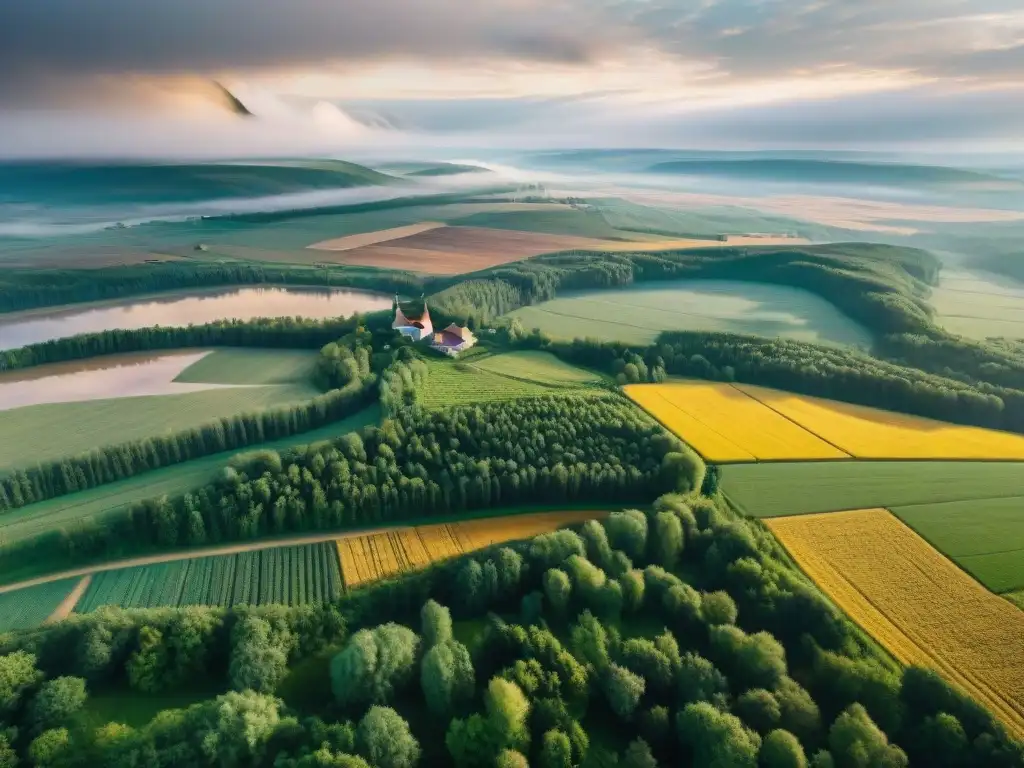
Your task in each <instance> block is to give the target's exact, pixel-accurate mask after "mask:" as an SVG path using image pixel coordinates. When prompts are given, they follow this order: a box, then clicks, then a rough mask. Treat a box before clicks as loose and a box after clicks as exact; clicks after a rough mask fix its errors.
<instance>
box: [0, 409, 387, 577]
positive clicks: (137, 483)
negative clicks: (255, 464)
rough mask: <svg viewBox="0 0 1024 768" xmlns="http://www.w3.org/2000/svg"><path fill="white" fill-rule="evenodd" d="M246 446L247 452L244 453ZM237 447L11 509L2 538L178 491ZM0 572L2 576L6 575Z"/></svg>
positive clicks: (304, 439)
mask: <svg viewBox="0 0 1024 768" xmlns="http://www.w3.org/2000/svg"><path fill="white" fill-rule="evenodd" d="M379 421H380V408H379V407H378V406H372V407H370V408H367V409H366V410H364V411H360V412H359V413H357V414H355V415H353V416H350V417H349V418H347V419H342V420H341V421H338V422H335V423H333V424H328V425H327V426H324V427H320V428H319V429H315V430H312V431H310V432H304V433H301V434H298V435H292V436H291V437H287V438H284V439H282V440H275V441H273V442H269V443H263V444H261V445H256V446H252V447H251V448H249V449H247V451H245V452H248V451H255V450H263V449H269V450H274V451H284V450H287V449H289V448H294V447H296V446H300V445H307V444H309V443H315V442H319V441H321V440H331V439H334V438H338V437H341V436H342V435H344V434H347V433H349V432H353V431H356V430H359V429H362V428H363V427H365V426H367V425H369V424H377V423H378V422H379ZM245 452H243V454H244V453H245ZM236 455H239V453H238V452H237V451H226V452H224V453H215V454H213V455H212V456H205V457H203V458H201V459H195V460H193V461H187V462H184V463H182V464H176V465H174V466H170V467H162V468H161V469H155V470H153V471H151V472H144V473H142V474H140V475H136V476H135V477H131V478H128V479H127V480H119V481H118V482H116V483H109V484H107V485H101V486H98V487H96V488H90V489H89V490H87V491H79V492H78V493H72V494H68V495H67V496H59V497H57V498H55V499H49V500H48V501H43V502H39V503H36V504H29V505H28V506H26V507H22V508H20V509H15V510H11V511H10V512H7V513H6V514H4V515H3V516H2V517H0V540H2V541H4V542H8V543H13V542H17V541H21V540H23V539H26V538H31V537H33V536H38V535H42V534H46V533H51V532H59V531H61V530H63V529H69V528H73V527H74V526H75V525H76V524H77V523H78V522H79V521H82V520H86V519H91V520H94V521H100V520H102V518H103V516H104V515H106V514H110V513H115V512H119V511H120V510H122V509H123V508H124V507H126V506H128V505H129V504H135V503H137V502H140V501H143V500H144V499H153V498H159V497H160V496H164V495H167V496H175V495H177V494H181V493H185V492H186V491H190V490H193V489H194V488H198V487H200V486H203V485H206V484H207V483H210V482H212V481H213V480H214V479H215V478H216V477H217V475H218V473H219V472H220V470H222V469H223V468H224V467H225V466H226V465H227V463H228V460H229V459H231V457H232V456H236ZM4 580H5V579H4V577H3V576H2V575H0V582H2V581H4Z"/></svg>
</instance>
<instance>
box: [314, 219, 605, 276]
mask: <svg viewBox="0 0 1024 768" xmlns="http://www.w3.org/2000/svg"><path fill="white" fill-rule="evenodd" d="M604 245H605V243H604V241H601V240H593V239H589V238H582V237H575V236H570V235H557V234H543V233H539V232H520V231H515V230H504V229H487V228H482V227H469V226H457V227H453V226H449V227H440V228H436V229H430V230H427V231H423V232H420V233H419V234H415V235H410V236H408V237H403V238H400V239H397V240H390V241H388V242H386V243H377V244H375V245H366V246H362V247H359V248H353V249H351V250H345V251H339V252H336V253H333V254H332V255H331V256H330V258H329V259H328V258H327V257H324V260H330V261H331V262H333V263H335V264H354V265H361V266H367V267H378V268H387V269H400V270H406V271H409V272H420V273H424V274H430V275H459V274H462V273H465V272H476V271H478V270H481V269H486V268H488V267H494V266H497V265H499V264H505V263H507V262H510V261H520V260H521V259H527V258H530V257H531V256H539V255H540V254H542V253H553V252H556V251H568V250H584V249H585V250H595V249H598V250H599V249H601V248H602V247H603V246H604Z"/></svg>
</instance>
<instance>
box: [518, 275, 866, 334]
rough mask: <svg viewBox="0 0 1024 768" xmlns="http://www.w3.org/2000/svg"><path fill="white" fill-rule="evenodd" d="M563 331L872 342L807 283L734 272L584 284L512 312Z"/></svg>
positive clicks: (553, 330)
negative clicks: (626, 284) (615, 286)
mask: <svg viewBox="0 0 1024 768" xmlns="http://www.w3.org/2000/svg"><path fill="white" fill-rule="evenodd" d="M510 316H511V317H518V318H519V320H520V321H521V322H522V324H523V326H524V327H525V328H540V330H542V331H544V332H545V333H547V334H549V335H551V336H553V337H555V338H560V339H573V338H577V337H579V338H588V337H589V338H596V339H601V340H603V341H621V342H624V343H627V344H653V343H654V342H655V340H656V339H657V337H658V334H659V333H661V332H662V331H681V330H699V331H721V332H728V333H743V334H753V335H757V336H768V337H776V336H781V337H783V338H788V339H797V340H799V341H809V342H815V343H823V344H838V345H844V346H858V347H868V346H870V344H871V335H870V333H868V331H867V330H866V329H865V328H864V327H863V326H861V325H860V324H859V323H857V322H856V321H854V320H852V319H851V318H849V317H847V316H846V315H844V314H843V313H842V312H840V311H839V310H838V309H837V308H836V307H835V306H834V305H832V304H830V303H829V302H827V301H825V300H824V299H822V298H820V297H819V296H816V295H814V294H813V293H810V292H808V291H803V290H800V289H798V288H791V287H788V286H781V285H768V284H764V283H753V282H741V281H734V280H673V281H670V282H658V283H652V284H646V285H643V286H633V287H631V288H626V289H620V290H601V291H586V292H582V293H577V294H573V295H567V296H563V297H560V298H557V299H553V300H552V301H546V302H544V303H542V304H537V305H535V306H530V307H522V308H521V309H517V310H515V311H514V312H512V313H510Z"/></svg>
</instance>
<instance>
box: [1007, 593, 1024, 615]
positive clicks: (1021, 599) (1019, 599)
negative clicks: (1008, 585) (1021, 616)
mask: <svg viewBox="0 0 1024 768" xmlns="http://www.w3.org/2000/svg"><path fill="white" fill-rule="evenodd" d="M1003 597H1005V598H1006V599H1007V600H1009V601H1010V602H1011V603H1013V604H1014V605H1016V606H1017V607H1018V608H1020V609H1021V610H1024V589H1022V590H1019V591H1017V592H1009V593H1008V594H1005V595H1003Z"/></svg>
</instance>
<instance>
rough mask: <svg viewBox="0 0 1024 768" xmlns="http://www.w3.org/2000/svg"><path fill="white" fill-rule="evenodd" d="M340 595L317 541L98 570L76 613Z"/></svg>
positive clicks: (331, 561)
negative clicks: (108, 607) (114, 607)
mask: <svg viewBox="0 0 1024 768" xmlns="http://www.w3.org/2000/svg"><path fill="white" fill-rule="evenodd" d="M12 594H18V593H17V592H14V593H12ZM341 594H342V588H341V571H340V570H339V568H338V558H337V555H336V553H335V549H334V546H333V545H332V544H331V543H330V542H321V543H319V544H304V545H300V546H293V547H274V548H272V549H260V550H254V551H251V552H239V553H237V554H233V555H219V556H215V557H199V558H194V559H190V560H175V561H172V562H168V563H159V564H156V565H144V566H138V567H135V568H122V569H118V570H112V571H102V572H100V573H97V574H96V575H95V576H93V580H92V583H91V584H90V585H89V588H88V589H87V590H86V592H85V594H84V595H83V596H82V598H81V600H80V601H79V603H78V605H77V606H76V608H75V610H76V612H78V613H90V612H92V611H95V610H97V609H98V608H101V607H103V606H104V605H116V606H120V607H122V608H163V607H176V606H184V605H210V606H219V607H222V608H229V607H231V606H233V605H270V604H282V605H306V604H309V603H319V602H327V601H330V600H336V599H337V598H339V597H340V596H341Z"/></svg>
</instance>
